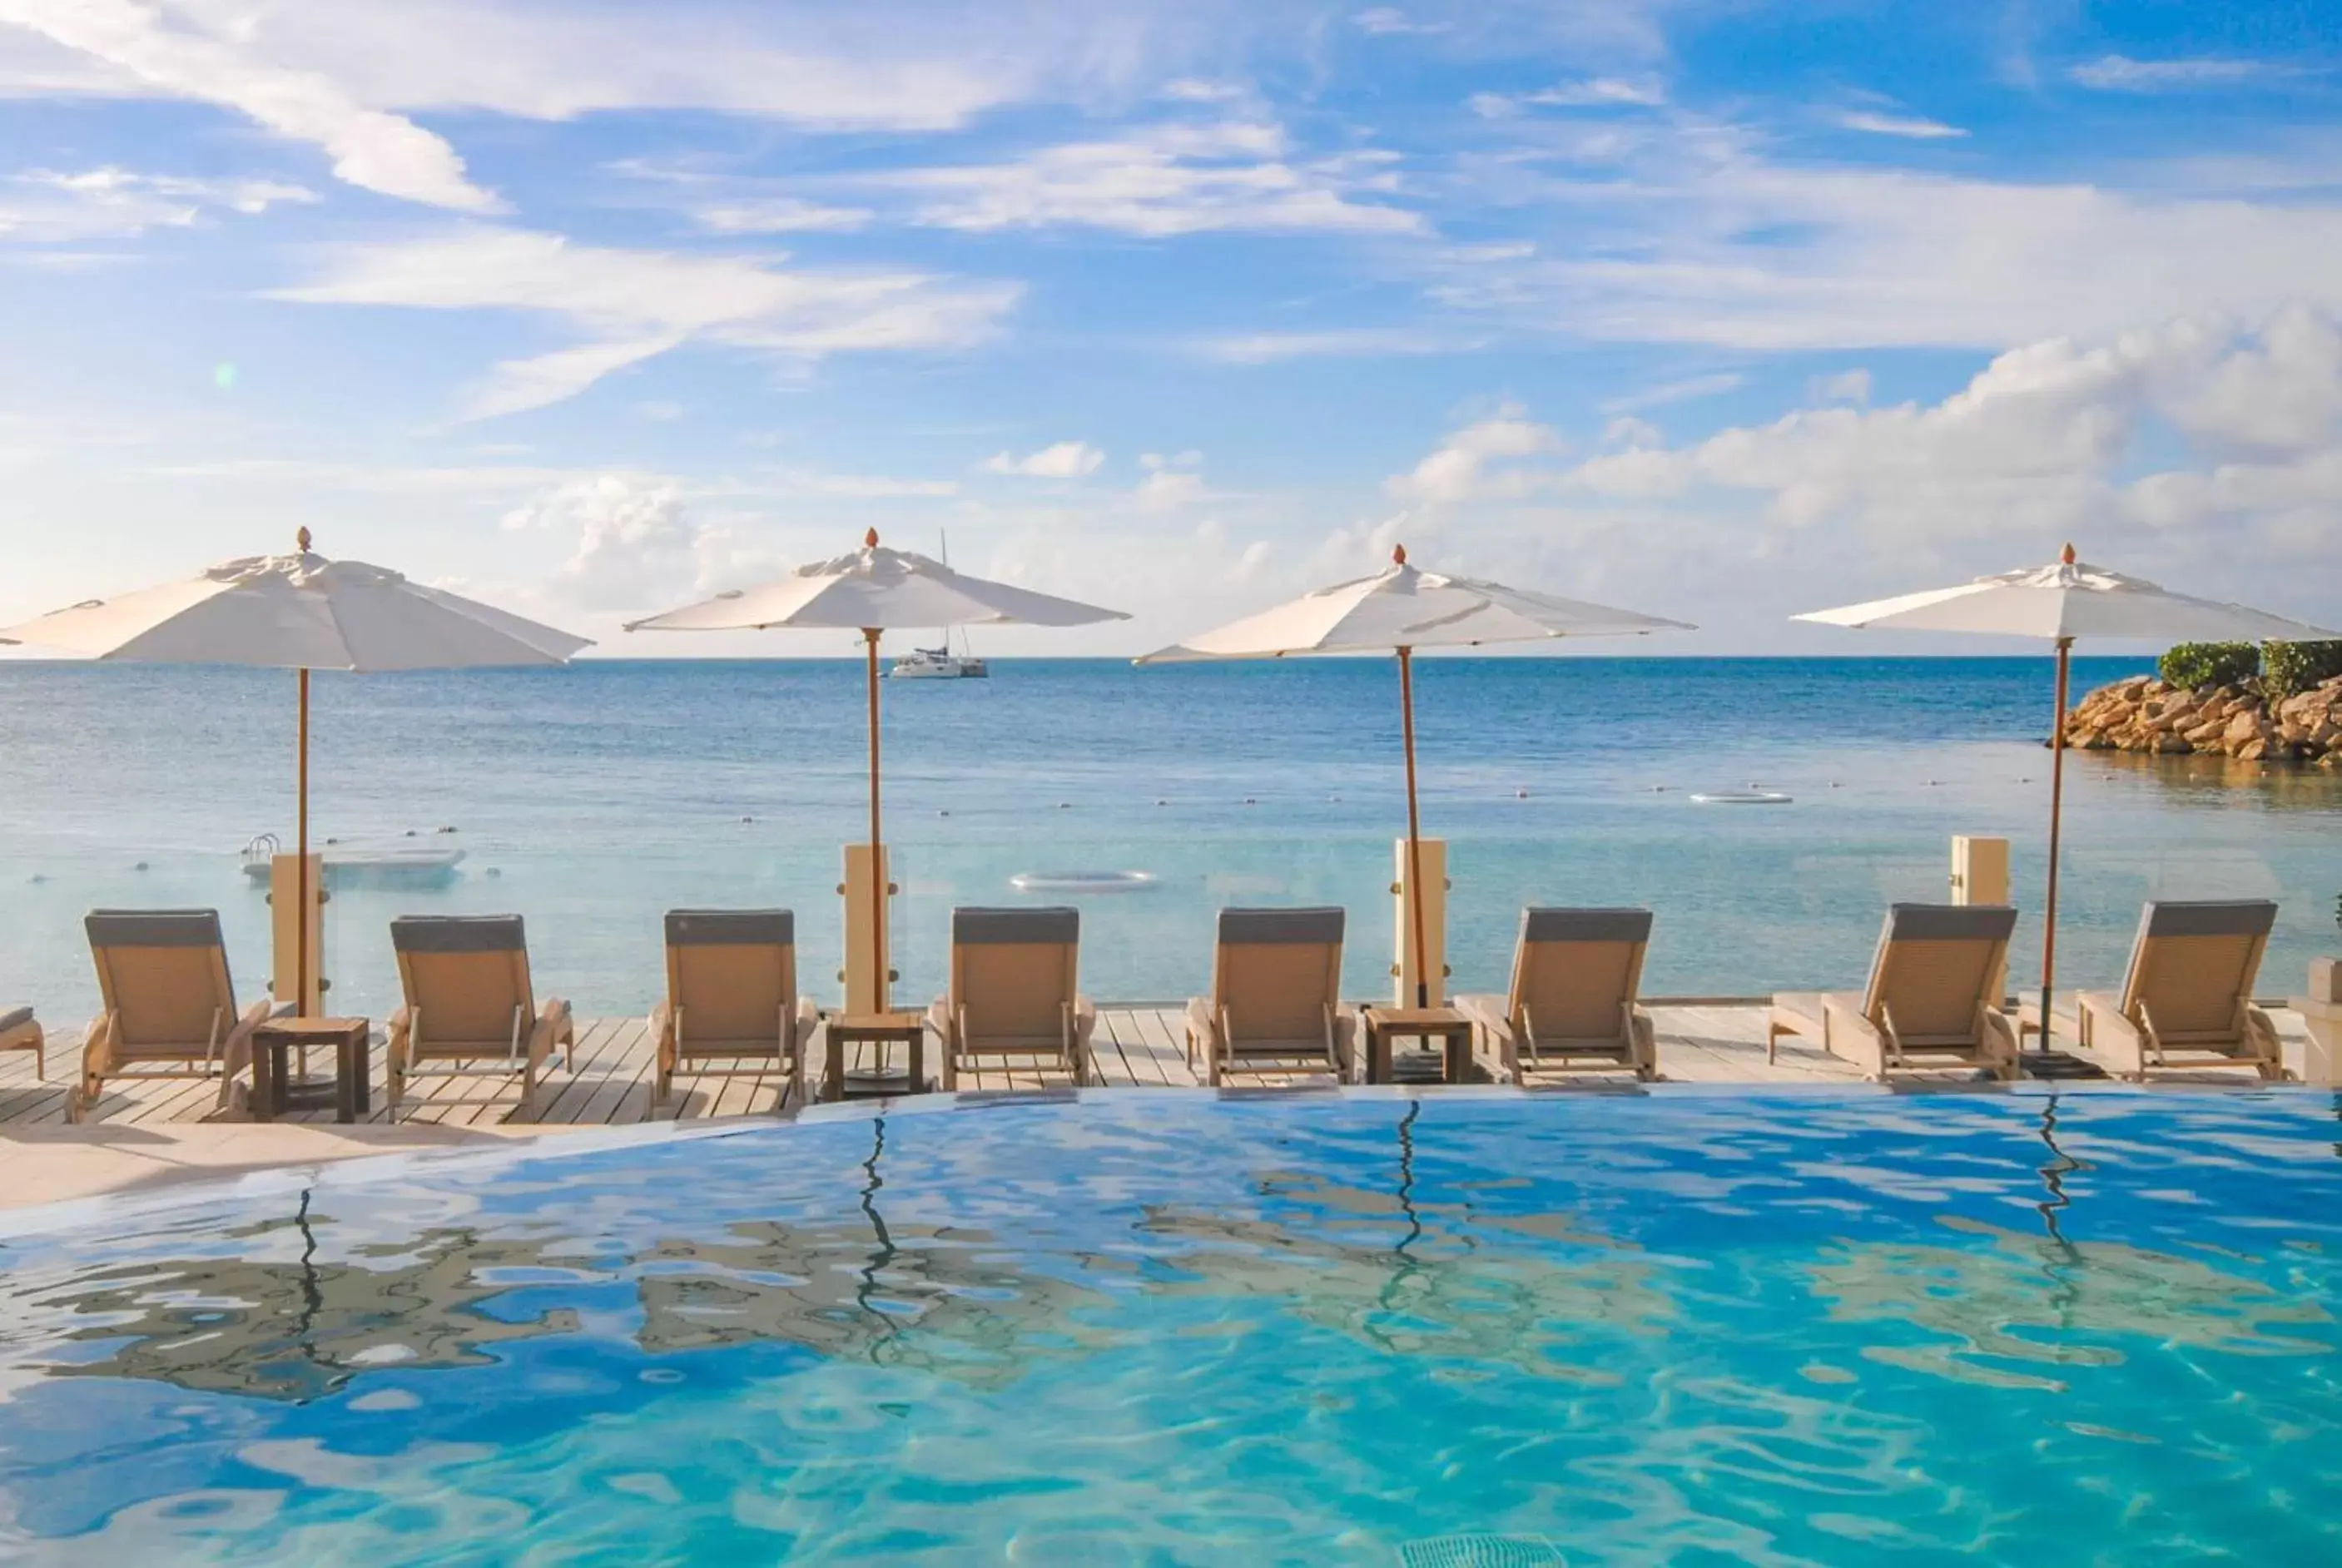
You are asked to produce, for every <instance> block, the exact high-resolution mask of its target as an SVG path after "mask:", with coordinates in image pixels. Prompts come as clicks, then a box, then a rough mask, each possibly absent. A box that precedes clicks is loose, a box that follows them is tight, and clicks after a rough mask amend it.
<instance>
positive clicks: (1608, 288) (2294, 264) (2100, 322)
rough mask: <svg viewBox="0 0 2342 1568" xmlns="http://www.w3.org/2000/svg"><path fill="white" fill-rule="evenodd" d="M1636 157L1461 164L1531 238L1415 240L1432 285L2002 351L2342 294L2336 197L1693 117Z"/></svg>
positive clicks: (1809, 333) (1593, 308) (1725, 329)
mask: <svg viewBox="0 0 2342 1568" xmlns="http://www.w3.org/2000/svg"><path fill="white" fill-rule="evenodd" d="M1524 140H1525V144H1526V145H1527V146H1528V147H1530V148H1532V149H1535V148H1539V147H1542V146H1544V145H1545V140H1546V138H1545V137H1544V136H1543V134H1542V133H1536V134H1532V133H1527V132H1525V133H1524ZM1622 160H1623V161H1622V162H1621V163H1620V165H1618V167H1617V169H1616V172H1615V173H1609V172H1606V174H1605V175H1603V176H1601V177H1577V176H1576V175H1570V174H1556V173H1553V172H1550V171H1549V169H1547V168H1546V167H1541V166H1539V165H1538V164H1537V163H1536V161H1533V160H1532V159H1527V158H1520V157H1510V158H1506V159H1503V160H1488V161H1485V162H1483V163H1481V164H1479V165H1473V166H1471V167H1470V168H1468V169H1467V171H1466V173H1467V188H1469V189H1471V190H1472V191H1473V192H1474V193H1475V195H1478V196H1479V197H1480V198H1481V199H1483V200H1486V201H1490V202H1501V203H1503V204H1504V205H1506V206H1507V207H1508V208H1510V209H1511V210H1512V212H1513V213H1514V214H1515V215H1516V219H1515V221H1516V222H1517V223H1518V224H1519V225H1521V226H1522V227H1524V228H1529V229H1531V231H1532V232H1531V233H1530V235H1528V236H1527V237H1530V238H1532V239H1533V240H1534V241H1535V242H1536V244H1537V246H1538V249H1537V252H1536V255H1533V256H1530V257H1526V258H1523V259H1521V260H1518V261H1493V260H1486V259H1478V260H1474V261H1471V262H1469V263H1468V264H1467V263H1465V262H1463V261H1461V260H1459V259H1456V258H1454V257H1452V256H1450V255H1446V254H1445V253H1435V252H1431V251H1428V250H1426V251H1423V252H1419V253H1416V255H1417V258H1418V260H1419V262H1420V265H1423V266H1424V267H1425V268H1426V272H1427V273H1428V274H1429V275H1430V276H1431V280H1432V281H1431V285H1430V286H1431V293H1432V297H1433V298H1434V299H1435V300H1436V301H1437V302H1438V303H1441V304H1444V305H1447V306H1449V307H1451V309H1453V310H1454V311H1455V312H1456V313H1457V314H1458V315H1459V316H1460V317H1461V318H1462V319H1464V320H1466V321H1480V322H1491V321H1501V322H1506V323H1509V324H1513V325H1516V326H1517V327H1521V328H1524V329H1527V330H1533V331H1542V332H1546V333H1564V334H1566V335H1571V336H1576V337H1582V338H1590V339H1596V340H1610V341H1625V342H1658V343H1685V344H1701V345H1711V346H1719V347H1726V348H1731V349H1735V350H1741V351H1761V352H1787V351H1797V350H1828V349H1862V348H1868V347H1873V346H1890V345H1891V346H1914V347H1916V346H1959V347H1973V348H1979V349H1986V350H1992V349H1997V348H2000V347H2004V346H2006V345H2008V344H2010V343H2022V342H2027V341H2031V340H2034V339H2037V338H2043V337H2047V336H2051V335H2057V334H2059V333H2074V334H2077V335H2083V336H2088V337H2105V336H2111V335H2116V334H2119V333H2121V332H2124V331H2126V330H2127V329H2128V328H2130V327H2131V326H2132V325H2134V324H2136V323H2138V322H2141V321H2159V320H2164V319H2167V318H2168V317H2170V316H2173V315H2183V314H2189V313H2197V312H2203V311H2207V310H2225V311H2228V312H2231V313H2233V314H2236V315H2241V316H2245V317H2247V318H2249V319H2258V318H2265V317H2267V316H2268V315H2271V314H2272V313H2273V312H2275V311H2277V309H2279V308H2281V307H2282V306H2284V305H2286V304H2287V303H2288V302H2291V301H2294V300H2301V301H2305V302H2307V303H2309V304H2312V305H2317V306H2320V307H2322V308H2326V309H2334V308H2337V307H2342V269H2337V268H2336V267H2333V266H2331V265H2328V261H2327V258H2329V257H2330V256H2332V255H2336V254H2337V253H2342V204H2337V203H2336V202H2335V201H2333V200H2332V199H2331V197H2330V195H2327V193H2324V192H2318V191H2314V190H2308V189H2305V190H2302V191H2299V192H2297V193H2288V195H2287V199H2286V200H2284V201H2271V202H2265V203H2256V202H2251V201H2247V200H2242V199H2237V198H2235V197H2233V196H2228V195H2214V196H2209V197H2196V196H2189V195H2166V194H2162V193H2161V192H2159V191H2157V190H2154V189H2152V188H2142V189H2139V190H2136V191H2129V190H2115V189H2107V188H2103V187H2100V186H2096V185H2086V184H2065V185H2042V184H2026V183H2019V182H2015V181H1998V180H1989V179H1981V178H1964V177H1954V176H1948V175H1934V174H1926V173H1919V172H1915V171H1912V170H1907V169H1895V168H1883V167H1877V166H1867V165H1862V166H1847V165H1802V164H1801V165H1792V164H1786V163H1781V162H1777V161H1774V160H1773V159H1771V158H1769V157H1767V156H1766V155H1764V153H1763V151H1762V150H1761V146H1760V145H1759V144H1758V143H1757V142H1756V141H1755V140H1754V139H1753V138H1752V137H1751V136H1750V135H1747V134H1745V133H1743V132H1740V131H1738V130H1736V129H1735V128H1733V127H1730V126H1724V125H1713V124H1706V123H1700V122H1683V123H1674V122H1671V123H1670V124H1669V125H1667V126H1666V127H1665V128H1664V129H1663V130H1661V129H1654V130H1653V131H1652V132H1651V134H1650V136H1649V139H1647V140H1646V141H1645V142H1642V143H1638V144H1637V145H1634V146H1632V147H1630V148H1628V149H1626V151H1625V152H1624V153H1623V154H1622ZM2134 175H2136V176H2137V177H2142V178H2151V175H2146V174H2145V173H2144V172H2142V171H2134ZM1535 225H1543V226H1542V228H1541V229H1539V228H1536V226H1535Z"/></svg>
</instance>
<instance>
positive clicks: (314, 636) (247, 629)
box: [0, 528, 592, 1008]
mask: <svg viewBox="0 0 2342 1568" xmlns="http://www.w3.org/2000/svg"><path fill="white" fill-rule="evenodd" d="M295 544H296V545H297V546H298V549H297V551H296V553H295V554H291V555H253V556H247V557H245V558H244V559H241V560H235V561H228V562H224V563H222V564H219V565H217V566H215V567H213V568H212V569H211V570H210V571H208V572H205V574H203V575H201V576H199V577H195V578H191V579H189V580H187V581H185V582H179V583H166V584H162V585H161V586H159V587H154V588H145V589H142V590H140V591H138V592H136V593H132V594H123V595H122V596H121V597H120V598H116V599H91V600H88V601H86V602H85V603H83V604H75V605H71V606H69V607H67V608H65V609H63V610H57V611H53V612H52V613H50V614H46V615H43V616H41V617H39V618H38V619H36V620H31V621H27V622H25V624H22V625H20V626H8V627H5V628H0V643H33V644H40V645H43V646H46V647H53V648H63V649H66V650H68V651H69V652H72V653H76V654H90V655H92V656H94V657H96V658H99V659H113V660H121V661H124V662H125V663H130V664H245V665H258V666H261V667H264V668H268V669H279V670H285V669H289V670H293V671H295V672H296V673H297V674H298V676H299V680H298V686H299V697H298V704H299V714H300V718H299V724H298V733H299V741H298V754H299V762H298V764H297V769H296V772H297V776H298V785H297V788H298V793H299V796H300V810H299V831H298V844H299V854H300V859H299V862H298V864H299V868H300V869H299V872H298V874H297V881H296V883H295V887H296V893H295V904H294V907H295V909H298V910H301V911H303V917H302V918H300V919H297V920H295V922H294V923H293V924H294V929H295V933H296V934H295V937H294V953H295V959H294V969H293V989H292V991H291V993H290V994H289V996H290V999H291V1000H292V1001H294V1002H295V1004H297V1005H299V1006H301V1007H303V1008H306V1007H307V1006H308V995H309V922H308V919H307V917H306V911H307V909H308V904H309V672H310V671H312V670H354V671H365V672H371V671H389V670H456V669H474V668H479V667H483V666H492V665H510V664H564V663H566V662H567V660H568V659H569V656H570V655H571V654H575V653H576V652H577V651H578V650H579V649H581V648H586V647H590V646H591V645H592V644H591V643H590V642H589V641H588V640H587V639H586V638H584V637H573V636H571V635H570V634H568V633H566V632H564V631H559V630H556V629H555V628H554V627H552V626H542V625H539V624H536V623H535V622H534V621H526V620H523V619H522V618H521V617H520V616H518V615H514V614H506V613H505V611H502V610H498V609H495V608H493V607H492V606H490V605H487V604H479V603H477V602H476V601H474V600H471V599H465V598H462V597H460V596H458V595H456V594H450V593H446V592H445V591H444V590H442V589H438V588H427V587H425V586H424V585H423V584H420V583H411V582H409V581H407V579H405V577H403V576H401V575H399V574H397V573H395V572H391V571H386V570H385V569H384V568H382V567H380V566H369V565H367V564H365V563H364V562H362V561H328V560H326V559H325V557H324V556H322V555H316V554H311V553H310V550H309V531H308V530H307V529H306V528H304V529H302V530H301V531H300V533H299V534H298V535H297V536H296V537H295ZM277 994H278V995H279V996H280V997H283V996H286V995H287V993H286V992H285V991H284V990H283V989H282V988H281V987H280V988H279V989H278V990H277Z"/></svg>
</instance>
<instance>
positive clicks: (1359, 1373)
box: [0, 1086, 2342, 1564]
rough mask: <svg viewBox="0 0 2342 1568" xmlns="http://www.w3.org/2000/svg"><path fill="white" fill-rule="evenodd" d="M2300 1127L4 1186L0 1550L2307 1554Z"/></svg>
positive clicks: (1129, 1128) (1639, 1133)
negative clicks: (129, 1199)
mask: <svg viewBox="0 0 2342 1568" xmlns="http://www.w3.org/2000/svg"><path fill="white" fill-rule="evenodd" d="M2337 1138H2342V1119H2337V1103H2336V1101H2335V1099H2334V1097H2333V1096H2331V1095H2330V1094H2313V1093H2309V1092H2306V1091H2300V1090H2292V1091H2287V1090H2267V1091H2255V1092H2240V1093H2236V1094H2208V1093H2190V1094H2146V1093H2138V1092H2132V1091H2123V1090H2106V1089H2092V1090H2084V1091H2078V1092H2077V1091H2071V1090H2067V1091H2057V1090H2053V1089H2049V1088H2047V1087H2030V1086H2028V1087H2021V1088H2017V1089H2013V1090H2009V1091H2004V1092H1980V1093H1940V1094H1887V1093H1883V1092H1881V1093H1867V1092H1866V1093H1857V1092H1830V1093H1777V1094H1751V1093H1748V1092H1746V1091H1737V1092H1735V1093H1733V1094H1728V1095H1726V1094H1703V1093H1699V1092H1695V1091H1666V1092H1661V1093H1656V1094H1571V1095H1543V1096H1521V1095H1515V1094H1450V1095H1441V1096H1436V1097H1425V1098H1422V1099H1419V1100H1409V1099H1405V1098H1399V1097H1395V1096H1388V1095H1381V1094H1343V1095H1336V1094H1315V1095H1306V1096H1296V1097H1292V1098H1285V1099H1234V1098H1229V1099H1215V1098H1212V1097H1209V1096H1206V1095H1201V1094H1198V1095H1174V1094H1154V1095H1146V1096H1137V1095H1128V1094H1126V1095H1121V1096H1112V1095H1096V1094H1092V1095H1087V1096H1084V1097H1081V1098H1080V1099H1078V1100H1063V1101H1054V1102H1048V1103H1003V1104H991V1105H973V1106H969V1105H963V1106H961V1107H959V1108H956V1109H953V1108H947V1107H946V1106H945V1105H943V1104H941V1103H940V1102H939V1103H938V1104H936V1105H935V1106H933V1107H926V1106H923V1107H920V1108H918V1109H917V1110H916V1111H910V1110H905V1109H897V1110H894V1111H891V1112H889V1113H887V1114H883V1115H877V1116H861V1115H857V1116H854V1117H847V1118H839V1119H832V1120H820V1121H807V1122H806V1123H803V1124H798V1125H795V1126H777V1127H772V1128H757V1129H754V1130H749V1131H744V1132H739V1133H735V1134H728V1135H721V1136H698V1137H678V1138H674V1139H671V1140H667V1141H663V1142H653V1143H643V1144H634V1145H630V1146H626V1147H622V1148H612V1149H606V1150H602V1151H598V1152H593V1153H581V1154H566V1155H564V1154H529V1155H516V1154H515V1155H505V1154H499V1155H498V1156H496V1157H495V1158H492V1159H478V1158H468V1157H467V1158H457V1159H445V1158H443V1159H439V1160H435V1161H425V1162H410V1163H407V1164H401V1165H398V1166H395V1167H394V1168H393V1169H392V1170H391V1172H390V1173H389V1174H380V1173H381V1167H380V1166H379V1165H377V1166H375V1170H374V1174H365V1173H363V1172H362V1171H361V1168H359V1167H350V1168H345V1169H344V1170H341V1171H338V1172H329V1173H327V1174H325V1175H323V1176H320V1177H317V1178H315V1185H313V1186H310V1187H307V1188H301V1187H298V1186H296V1185H295V1184H294V1183H289V1182H284V1181H281V1180H280V1181H276V1182H274V1183H258V1184H256V1185H255V1184H247V1186H246V1187H245V1189H242V1190H237V1191H215V1192H214V1193H211V1194H209V1195H203V1196H199V1197H197V1198H195V1199H193V1200H191V1201H187V1202H181V1203H167V1204H165V1203H146V1204H144V1205H128V1206H125V1205H121V1204H116V1205H115V1206H114V1207H112V1208H110V1209H106V1210H102V1211H99V1212H98V1213H96V1214H95V1216H93V1215H87V1214H85V1215H83V1216H81V1217H80V1218H79V1219H77V1220H76V1221H75V1223H72V1224H69V1225H65V1226H63V1227H62V1228H60V1227H59V1226H58V1225H57V1224H56V1223H55V1222H53V1221H45V1220H43V1219H42V1218H41V1217H40V1216H37V1215H36V1216H34V1217H33V1219H32V1221H30V1222H28V1221H26V1220H25V1219H22V1218H20V1219H19V1220H18V1221H17V1222H16V1224H15V1233H13V1234H5V1235H0V1265H5V1276H0V1296H5V1300H0V1322H5V1329H0V1401H5V1403H0V1558H6V1559H9V1560H14V1561H24V1562H28V1563H44V1562H67V1561H70V1562H122V1563H128V1562H142V1563H144V1562H171V1563H179V1562H190V1563H209V1562H221V1563H225V1562H231V1561H233V1562H238V1563H255V1562H257V1563H325V1562H333V1563H410V1562H479V1563H491V1562H495V1563H503V1562H514V1563H554V1562H560V1563H645V1562H679V1561H685V1560H693V1561H723V1562H734V1561H739V1562H764V1561H774V1560H777V1559H780V1558H784V1557H787V1558H790V1559H792V1560H796V1561H804V1562H811V1563H829V1562H847V1561H934V1562H964V1561H991V1562H1003V1561H1006V1562H1016V1563H1027V1562H1034V1563H1051V1562H1055V1563H1286V1562H1290V1563H1304V1562H1306V1563H1328V1562H1331V1563H1351V1562H1356V1563H1400V1562H1421V1563H1428V1562H1441V1561H1445V1562H1457V1563H1466V1562H1487V1563H1496V1562H1539V1561H1541V1562H1554V1561H1566V1562H1570V1563H1639V1562H1661V1561H1666V1562H1678V1563H1703V1562H1708V1563H1726V1562H1749V1563H1852V1562H1867V1561H1872V1560H1875V1559H1876V1558H1877V1557H1879V1556H1881V1555H1883V1554H1885V1553H1888V1552H1890V1551H1891V1552H1892V1553H1895V1554H1896V1555H1897V1559H1898V1561H1901V1562H1907V1563H1937V1562H1941V1563H1950V1562H1954V1561H1959V1562H1964V1563H1965V1562H1973V1561H1983V1562H2006V1563H2060V1564H2067V1563H2173V1562H2182V1561H2196V1560H2203V1559H2207V1558H2216V1557H2228V1558H2233V1559H2235V1560H2238V1561H2246V1562H2253V1563H2331V1562H2335V1561H2337V1560H2342V1509H2337V1507H2336V1503H2337V1499H2342V1329H2337V1324H2336V1321H2335V1316H2334V1313H2335V1312H2336V1307H2337V1285H2342V1266H2338V1265H2337V1257H2338V1256H2342V1154H2337ZM43 1223H46V1224H48V1225H49V1228H46V1229H42V1228H37V1227H38V1226H39V1225H40V1224H43ZM28 1225H30V1226H31V1227H33V1228H28ZM1500 1538H1501V1539H1500Z"/></svg>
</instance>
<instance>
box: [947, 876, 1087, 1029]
mask: <svg viewBox="0 0 2342 1568" xmlns="http://www.w3.org/2000/svg"><path fill="white" fill-rule="evenodd" d="M1081 944H1082V917H1081V914H1080V912H1079V911H1077V910H1073V909H1065V908H1048V909H955V910H953V911H952V950H951V997H950V1004H951V1007H952V1010H953V1012H954V1014H960V1013H961V1012H962V1010H965V1014H966V1019H967V1026H968V1029H969V1032H970V1033H971V1034H975V1035H976V1036H977V1037H979V1038H987V1037H1033V1038H1053V1037H1055V1036H1056V1035H1057V1034H1059V1033H1060V1032H1061V1031H1062V1030H1063V1029H1064V1028H1065V1024H1066V1012H1065V1010H1066V1008H1067V1007H1069V1006H1071V1005H1072V1004H1073V1001H1074V995H1075V991H1076V977H1077V976H1076V971H1077V969H1078V966H1079V961H1080V957H1081Z"/></svg>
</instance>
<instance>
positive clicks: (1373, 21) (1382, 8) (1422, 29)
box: [1350, 5, 1455, 37]
mask: <svg viewBox="0 0 2342 1568" xmlns="http://www.w3.org/2000/svg"><path fill="white" fill-rule="evenodd" d="M1350 22H1351V25H1354V26H1355V27H1356V28H1357V29H1358V31H1359V32H1361V33H1371V34H1374V35H1376V36H1377V37H1388V36H1394V35H1405V34H1408V33H1446V32H1449V31H1452V30H1453V29H1454V27H1455V24H1454V23H1452V22H1418V21H1416V19H1415V18H1413V17H1411V16H1409V15H1407V14H1406V12H1404V11H1402V10H1400V9H1399V8H1398V7H1397V6H1396V5H1376V6H1374V7H1372V8H1371V9H1369V10H1365V11H1360V12H1358V13H1356V15H1353V16H1352V17H1351V18H1350Z"/></svg>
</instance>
